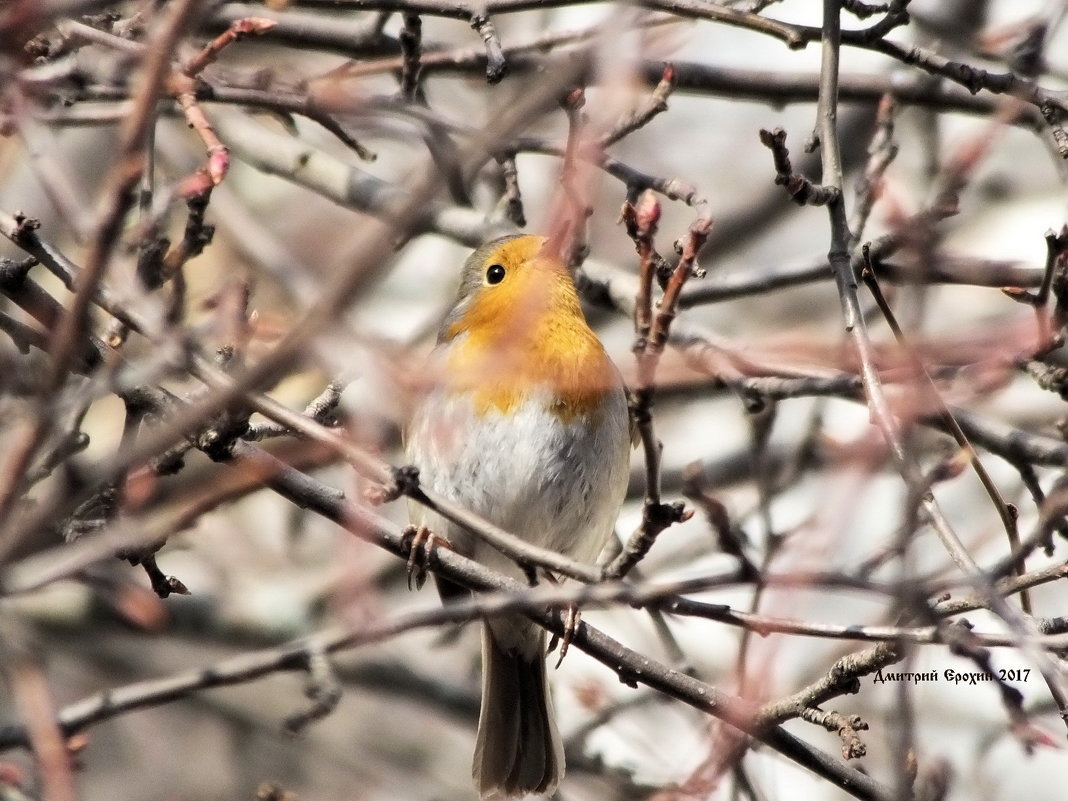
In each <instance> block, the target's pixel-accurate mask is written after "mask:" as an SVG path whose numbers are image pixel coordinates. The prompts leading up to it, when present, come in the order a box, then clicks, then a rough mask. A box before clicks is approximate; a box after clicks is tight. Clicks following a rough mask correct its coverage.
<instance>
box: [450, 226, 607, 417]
mask: <svg viewBox="0 0 1068 801" xmlns="http://www.w3.org/2000/svg"><path fill="white" fill-rule="evenodd" d="M525 239H533V237H529V238H525ZM523 243H524V240H523V239H521V240H517V244H523ZM522 264H523V266H522V268H521V269H516V270H512V271H510V273H509V276H508V280H506V281H505V282H504V283H502V284H501V285H500V286H495V287H483V288H482V289H481V290H479V291H478V292H477V293H476V295H475V297H473V298H472V302H471V304H470V306H469V308H468V309H467V311H466V312H465V314H464V315H463V317H462V318H461V319H460V320H458V321H457V322H456V323H454V324H453V325H452V326H451V328H450V329H449V330H448V331H447V332H446V336H447V338H448V339H450V340H451V343H450V344H449V345H448V346H447V347H448V358H447V362H446V371H447V375H446V378H445V380H446V383H447V385H448V386H450V387H451V388H453V389H454V390H455V391H460V392H470V393H471V394H472V395H473V397H474V402H475V408H476V411H477V412H478V413H479V414H482V415H484V414H486V413H488V412H489V411H491V410H497V411H499V412H502V413H508V412H510V411H512V410H514V409H515V408H516V407H517V406H518V405H520V404H522V403H524V402H526V401H528V400H529V399H530V398H531V397H532V396H535V397H536V396H542V397H544V398H545V403H546V404H547V406H548V408H549V410H550V411H551V412H552V413H553V414H554V415H556V416H557V417H559V418H560V419H562V420H564V421H570V420H574V419H576V418H577V417H580V416H583V415H590V414H595V413H596V412H597V410H598V409H599V408H600V405H601V402H602V400H603V399H604V397H605V395H606V394H607V393H608V392H610V391H616V390H617V387H618V385H619V378H618V375H617V373H616V371H615V368H614V367H613V365H612V363H611V361H610V360H609V359H608V356H607V354H605V351H604V348H603V347H602V346H601V343H600V341H599V340H598V339H597V337H596V335H595V334H594V333H593V331H592V330H590V327H589V326H588V325H587V323H586V320H585V317H584V316H583V314H582V308H581V306H580V305H579V300H578V295H577V293H576V291H575V287H574V284H573V283H572V282H571V278H570V276H569V275H568V274H567V272H566V271H565V270H564V269H563V267H562V266H560V265H558V264H556V263H554V262H552V261H550V260H547V259H546V260H540V259H539V258H538V257H537V256H536V255H531V256H530V257H528V258H527V259H524V260H523V263H522Z"/></svg>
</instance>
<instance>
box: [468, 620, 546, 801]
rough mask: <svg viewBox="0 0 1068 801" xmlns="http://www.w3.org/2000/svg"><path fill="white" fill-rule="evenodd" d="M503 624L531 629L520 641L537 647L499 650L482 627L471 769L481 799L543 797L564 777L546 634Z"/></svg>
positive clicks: (499, 647) (537, 630) (533, 627)
mask: <svg viewBox="0 0 1068 801" xmlns="http://www.w3.org/2000/svg"><path fill="white" fill-rule="evenodd" d="M508 624H511V625H510V628H511V627H514V626H517V625H518V626H524V627H525V626H530V633H529V638H528V637H527V636H526V632H525V631H524V632H523V634H524V636H523V638H522V639H523V640H527V639H530V640H535V639H536V648H522V649H516V650H512V649H507V648H504V647H502V646H501V644H500V642H499V640H498V638H497V637H496V636H495V635H494V633H493V631H492V629H491V628H490V626H489V625H484V626H483V627H482V711H481V712H480V714H479V718H478V737H477V740H476V742H475V759H474V765H473V766H472V774H473V775H474V778H475V785H476V786H477V787H478V792H479V794H480V795H481V796H482V798H521V797H522V796H525V795H531V794H535V793H536V794H541V795H548V794H549V793H552V792H553V791H554V790H555V789H556V786H557V785H558V784H559V783H560V779H561V777H562V776H563V775H564V747H563V743H562V742H561V740H560V732H559V731H558V730H557V728H556V718H555V715H554V714H553V703H552V698H551V696H550V694H549V679H548V675H547V673H546V668H545V632H544V631H542V630H541V629H540V628H538V627H537V626H535V625H534V624H533V623H530V622H529V621H523V622H522V623H518V622H517V623H513V622H512V621H511V619H509V620H508ZM512 630H514V628H513V629H512ZM509 639H511V638H509Z"/></svg>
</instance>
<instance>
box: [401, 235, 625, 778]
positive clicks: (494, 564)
mask: <svg viewBox="0 0 1068 801" xmlns="http://www.w3.org/2000/svg"><path fill="white" fill-rule="evenodd" d="M433 359H434V361H435V362H436V368H437V371H438V372H437V375H439V376H440V380H439V381H438V382H437V384H436V386H435V388H434V389H433V390H432V391H431V392H430V393H429V395H428V396H427V397H426V399H425V400H424V401H423V402H422V404H421V406H420V408H419V409H418V410H417V412H416V414H415V415H414V417H413V420H412V423H411V425H410V427H409V430H408V435H407V451H408V457H409V458H410V460H411V461H412V463H413V464H414V465H415V466H416V467H418V468H419V476H420V481H421V482H422V483H423V484H424V485H425V486H428V487H431V488H433V489H434V490H436V491H437V492H439V493H441V494H442V495H444V496H446V497H448V498H449V499H451V500H453V501H455V502H456V503H458V504H461V505H463V506H465V507H466V508H468V509H470V510H472V511H474V512H477V513H478V514H480V515H481V516H483V517H485V518H486V519H488V520H490V521H492V522H493V523H495V524H497V525H498V526H501V527H502V528H504V529H506V530H508V531H510V532H512V533H514V534H516V535H518V536H519V537H522V538H523V539H524V540H526V541H527V542H530V543H532V544H534V545H537V546H540V547H542V548H549V549H552V550H555V551H558V552H560V553H562V554H565V555H567V556H569V557H571V558H573V559H577V560H581V561H585V562H589V561H592V560H593V559H595V558H596V557H597V556H598V554H599V553H600V552H601V550H602V549H603V547H604V545H605V543H606V542H607V541H608V539H609V537H610V536H611V534H612V529H613V525H614V523H615V520H616V515H617V513H618V511H619V507H620V504H621V503H622V501H623V497H624V494H625V492H626V486H627V474H628V462H629V447H630V441H631V440H630V433H629V417H628V412H627V401H626V397H625V393H624V390H623V382H622V380H621V378H620V376H619V373H618V371H617V370H616V368H615V366H614V365H613V364H612V362H611V360H610V359H609V358H608V355H607V354H606V353H605V350H604V347H603V346H602V345H601V343H600V341H599V340H598V339H597V336H596V335H595V334H594V333H593V331H592V330H591V329H590V327H589V325H588V324H587V322H586V319H585V317H584V316H583V313H582V307H581V305H580V304H579V298H578V293H577V292H576V290H575V285H574V282H573V281H572V279H571V275H570V273H569V272H568V270H567V268H566V267H565V266H564V265H563V263H562V262H561V261H560V259H559V258H558V257H557V256H556V255H554V254H553V253H551V252H550V250H549V249H548V248H547V241H546V240H545V239H543V238H541V237H535V236H522V235H520V236H506V237H503V238H501V239H495V240H493V241H492V242H488V243H487V244H485V245H483V246H482V247H480V248H478V249H477V250H475V252H474V253H473V254H471V256H470V258H468V259H467V262H466V263H465V264H464V268H463V273H462V276H461V279H460V289H459V293H458V294H457V296H456V302H455V304H454V305H453V307H452V310H451V311H450V312H449V314H448V316H447V317H446V318H445V321H444V322H443V323H442V326H441V330H440V332H439V334H438V346H437V348H436V350H435V352H434V356H433ZM412 518H413V519H412V522H413V524H415V525H417V526H419V527H421V528H422V527H425V528H426V529H429V530H430V531H432V532H433V533H434V534H435V535H437V536H443V537H444V538H445V539H446V540H447V541H448V542H449V543H450V544H451V547H452V548H453V549H454V550H455V551H457V552H458V553H460V554H462V555H464V556H466V557H469V558H471V559H474V560H477V561H479V562H481V563H483V564H485V565H486V566H488V567H491V568H493V569H494V570H496V571H499V572H501V573H504V574H506V575H510V576H513V577H515V578H517V579H520V580H522V579H523V578H524V573H523V571H522V570H521V569H520V567H519V566H518V565H516V564H515V562H513V561H512V560H511V559H509V558H508V557H506V556H504V555H502V554H501V553H499V552H498V551H497V550H495V549H494V548H492V547H491V546H489V545H487V544H486V543H484V542H482V541H481V540H479V539H478V538H476V537H475V536H473V535H472V534H470V533H469V532H467V531H466V530H464V529H463V528H462V527H460V526H457V525H454V524H453V523H450V522H449V521H448V520H446V519H444V518H442V517H440V516H438V515H436V514H434V513H432V512H430V511H429V510H427V509H425V508H423V507H418V508H413V509H412ZM438 589H439V592H440V593H441V595H442V597H443V598H448V597H452V596H454V595H455V594H457V593H464V592H466V590H463V589H462V588H459V587H457V586H456V585H453V584H449V583H448V582H443V581H441V580H439V581H438ZM545 650H546V649H545V631H544V630H543V629H542V628H540V627H539V626H537V625H536V624H535V623H533V622H532V621H530V620H529V619H528V618H526V617H524V616H522V615H519V614H512V615H506V616H501V617H495V618H493V619H491V620H487V621H486V622H485V623H484V625H483V628H482V706H481V712H480V714H479V720H478V735H477V738H476V744H475V755H474V763H473V766H472V773H473V776H474V780H475V784H476V786H477V788H478V791H479V794H480V795H481V797H482V798H518V797H522V796H524V795H528V794H535V793H537V794H549V793H552V792H553V791H554V790H555V789H556V787H557V785H558V784H559V783H560V779H561V777H562V776H563V773H564V756H563V744H562V742H561V740H560V733H559V730H558V729H557V726H556V720H555V716H554V713H553V705H552V699H551V696H550V693H549V683H548V676H547V672H546V665H545Z"/></svg>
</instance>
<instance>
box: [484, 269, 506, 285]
mask: <svg viewBox="0 0 1068 801" xmlns="http://www.w3.org/2000/svg"><path fill="white" fill-rule="evenodd" d="M504 273H505V269H504V267H502V266H501V265H500V264H491V265H490V266H489V267H487V268H486V283H487V284H490V285H491V286H492V285H493V284H499V283H500V282H501V281H503V280H504Z"/></svg>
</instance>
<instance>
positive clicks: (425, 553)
mask: <svg viewBox="0 0 1068 801" xmlns="http://www.w3.org/2000/svg"><path fill="white" fill-rule="evenodd" d="M404 533H405V536H406V537H410V538H411V541H410V543H409V544H408V564H407V567H406V570H407V575H408V589H409V590H411V589H412V587H413V585H414V587H415V589H417V590H421V589H422V588H423V585H424V584H426V577H427V573H428V572H429V567H430V560H431V559H432V558H433V556H432V554H433V552H434V549H435V548H438V547H443V548H450V547H451V544H450V543H449V541H448V540H447V539H445V538H444V537H439V536H438V535H437V534H435V533H434V532H433V531H431V530H430V529H428V528H427V527H426V526H409V527H408V528H407V529H406V530H405V532H404Z"/></svg>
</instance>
